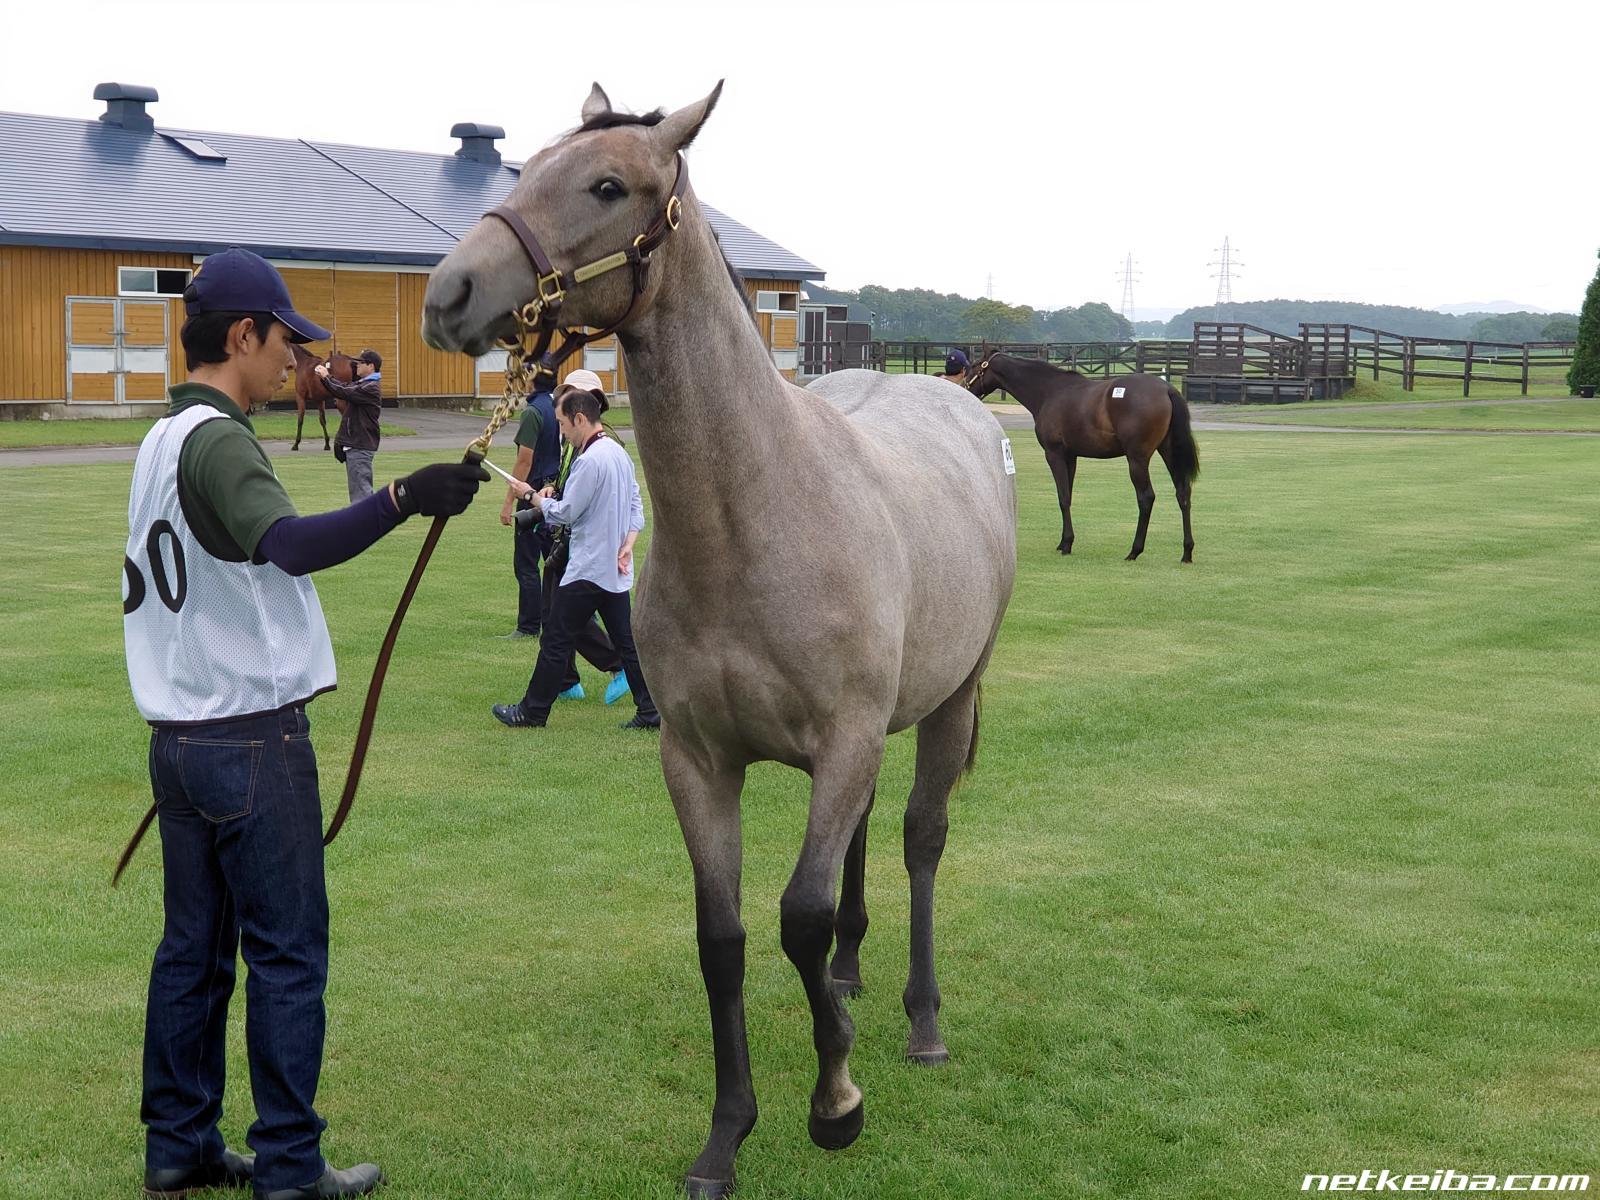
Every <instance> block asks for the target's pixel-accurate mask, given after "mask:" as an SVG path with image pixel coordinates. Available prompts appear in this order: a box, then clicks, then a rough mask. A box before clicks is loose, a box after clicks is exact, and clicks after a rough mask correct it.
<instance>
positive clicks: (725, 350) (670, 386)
mask: <svg viewBox="0 0 1600 1200" xmlns="http://www.w3.org/2000/svg"><path fill="white" fill-rule="evenodd" d="M720 92H721V84H718V85H717V89H716V90H715V91H713V92H712V93H711V94H710V95H709V96H707V97H705V98H704V99H703V100H701V101H699V102H698V103H695V104H691V105H689V106H688V107H686V108H683V109H681V110H679V111H678V112H675V113H672V114H671V115H669V116H663V115H662V114H660V113H651V114H647V115H645V116H642V117H640V116H634V115H631V114H625V113H616V112H613V111H612V109H611V105H610V102H609V100H607V98H606V95H605V93H604V92H603V91H601V90H600V87H599V85H598V84H596V85H595V87H594V90H593V91H592V92H591V93H590V96H589V99H588V101H587V102H586V103H585V104H584V106H583V123H582V125H580V126H579V127H578V128H577V129H576V130H574V131H572V132H571V133H569V134H567V135H566V136H565V137H563V138H561V139H560V140H558V141H557V142H555V143H554V144H552V145H551V146H549V147H547V148H546V149H544V150H542V151H540V152H539V153H538V154H537V155H535V156H534V157H533V158H532V159H530V160H529V162H528V163H527V166H526V167H525V168H524V170H523V172H522V179H521V181H520V182H519V183H518V184H517V186H516V189H515V190H514V191H513V192H512V193H511V195H510V197H509V198H508V199H507V201H506V205H505V207H506V208H508V209H510V210H511V211H512V213H513V214H515V216H517V217H520V218H521V219H522V221H523V222H525V223H526V227H525V232H526V233H527V234H530V235H531V236H532V237H533V238H535V239H536V240H537V244H538V245H539V246H541V247H542V248H543V250H544V251H545V252H546V253H547V254H548V257H549V260H550V262H551V263H552V264H553V265H554V266H555V267H556V268H557V269H559V270H560V271H562V272H563V273H564V277H565V279H566V281H567V283H568V291H567V295H566V299H565V304H564V307H563V308H562V320H563V323H565V324H569V325H572V326H578V325H585V326H589V327H591V328H598V327H603V326H607V325H609V324H611V323H614V322H617V321H619V320H621V321H623V322H624V324H623V327H622V329H621V331H620V333H619V335H618V336H619V337H620V338H621V340H622V345H623V348H624V351H625V353H626V354H627V360H628V378H629V381H630V402H631V405H632V408H633V420H634V427H635V430H636V432H637V435H638V448H639V456H640V459H641V460H642V462H643V464H644V468H645V472H646V475H647V477H648V479H649V481H650V483H651V489H650V492H651V504H652V512H653V523H654V524H653V534H652V538H651V542H650V553H649V561H648V563H647V564H646V566H645V567H644V569H643V571H642V579H641V583H640V585H639V598H638V612H637V615H636V618H635V623H634V628H635V631H636V634H637V638H638V644H639V653H640V657H641V659H642V660H643V662H644V664H645V669H646V670H647V672H648V673H649V680H650V689H651V692H652V693H653V695H654V696H655V699H656V703H657V705H658V706H659V707H660V709H661V715H662V728H661V765H662V770H663V772H664V774H665V776H666V783H667V789H668V791H669V792H670V793H671V796H672V803H673V806H674V808H675V809H676V811H677V815H678V821H679V824H680V826H681V827H682V830H683V836H684V841H685V842H686V843H687V845H688V850H689V857H690V860H691V861H692V863H693V866H694V883H695V888H694V890H695V907H696V917H697V928H698V937H699V947H700V966H701V970H702V972H703V974H704V977H705V985H706V991H707V994H708V996H709V999H710V1005H711V1030H712V1043H713V1047H714V1051H715V1057H716V1101H715V1105H714V1107H713V1109H712V1121H711V1135H710V1138H709V1140H708V1141H707V1143H706V1146H705V1149H704V1150H703V1151H702V1152H701V1154H700V1157H699V1158H698V1159H697V1160H696V1161H695V1163H694V1165H693V1167H692V1168H691V1169H690V1171H689V1174H688V1176H687V1179H686V1182H687V1185H688V1189H689V1192H690V1193H691V1194H692V1195H697V1196H721V1195H724V1194H726V1192H727V1191H728V1190H729V1189H730V1188H731V1187H732V1185H733V1177H734V1157H735V1155H736V1153H737V1151H738V1148H739V1145H740V1143H741V1142H742V1141H743V1140H744V1138H745V1136H746V1135H747V1134H748V1133H749V1132H750V1130H751V1128H752V1127H753V1126H754V1125H755V1121H756V1100H755V1091H754V1088H753V1087H752V1084H751V1078H750V1057H749V1049H748V1044H747V1041H746V1036H745V1016H744V961H745V932H744V927H743V926H742V925H741V923H740V916H739V879H740V854H741V848H740V816H739V804H740V792H741V790H742V788H743V784H744V776H745V769H746V767H747V766H748V765H749V764H750V763H753V762H761V761H768V760H775V761H777V762H782V763H787V764H789V765H790V766H793V767H797V768H799V769H800V770H802V771H805V772H807V773H808V774H809V775H810V776H811V780H812V791H811V806H810V811H809V817H808V820H807V823H806V833H805V842H804V845H803V847H802V849H801V852H800V858H799V862H798V864H797V865H796V867H795V870H794V875H793V877H792V878H791V879H790V881H789V885H788V887H787V888H786V889H785V891H784V894H783V899H782V903H781V908H780V911H781V917H782V941H783V949H784V952H785V953H786V954H787V955H788V956H789V958H790V959H791V960H792V961H793V963H794V965H795V967H796V968H797V969H798V971H799V973H800V978H801V981H802V982H803V984H804V985H805V991H806V996H807V998H808V1000H809V1001H810V1005H811V1014H812V1021H813V1029H814V1040H815V1044H816V1048H817V1060H818V1079H817V1085H816V1090H815V1091H814V1092H813V1094H812V1097H811V1117H810V1132H811V1136H812V1139H813V1140H814V1141H815V1142H816V1143H817V1144H818V1145H821V1146H824V1147H827V1148H839V1147H843V1146H847V1145H849V1144H850V1143H851V1142H852V1141H854V1140H855V1138H856V1135H857V1134H858V1133H859V1132H860V1130H861V1125H862V1099H861V1092H860V1090H859V1089H858V1088H857V1087H856V1085H855V1084H854V1083H853V1082H852V1081H851V1079H850V1073H849V1067H848V1058H849V1053H850V1047H851V1044H852V1042H853V1040H854V1029H853V1027H852V1025H851V1021H850V1018H849V1016H848V1015H847V1013H846V1012H845V1009H844V1006H843V1004H842V1003H841V1000H840V996H841V994H846V995H847V994H849V993H850V992H851V991H852V990H854V989H857V988H859V987H860V986H861V985H860V974H859V960H858V952H859V948H860V944H861V939H862V936H863V935H864V934H865V932H866V926H867V917H866V907H865V902H864V898H863V893H862V870H863V866H864V860H865V853H866V833H867V816H868V813H869V811H870V809H871V807H872V802H873V796H874V788H875V785H876V780H877V775H878V770H879V767H880V765H881V763H882V759H883V750H884V739H885V737H886V736H887V735H888V734H891V733H894V732H897V731H898V730H902V729H906V728H908V727H910V726H912V725H915V726H916V727H917V755H916V777H915V782H914V783H913V785H912V788H911V797H910V801H909V804H908V806H907V809H906V816H905V862H906V868H907V870H908V872H909V873H910V877H911V900H912V903H911V922H912V924H911V967H910V975H909V980H908V982H907V985H906V990H905V1008H906V1013H907V1015H908V1016H909V1017H910V1025H911V1033H910V1042H909V1046H908V1053H909V1055H910V1057H911V1058H912V1059H914V1060H917V1061H919V1062H925V1063H935V1062H942V1061H944V1060H945V1059H946V1058H948V1052H947V1051H946V1049H945V1045H944V1041H943V1039H942V1038H941V1036H940V1032H939V1025H938V1011H939V989H938V985H937V983H936V981H935V978H934V969H933V881H934V872H935V870H936V869H937V867H938V863H939V857H940V855H941V853H942V851H943V849H944V843H945V830H946V824H947V819H946V811H947V804H948V800H949V796H950V790H951V788H952V787H953V786H954V785H955V783H956V781H957V778H958V777H959V776H960V775H961V773H962V772H963V770H964V769H965V768H966V767H969V766H970V765H971V764H972V761H973V755H974V753H975V750H976V746H977V736H978V729H977V715H978V712H977V708H978V705H977V701H978V683H979V679H980V678H981V677H982V675H983V672H984V668H985V667H986V666H987V664H988V662H989V655H990V652H991V651H992V650H993V647H994V642H995V636H996V634H997V633H998V632H999V629H1000V622H1001V618H1002V617H1003V616H1004V614H1005V609H1006V603H1007V601H1008V600H1009V598H1010V595H1011V586H1012V579H1013V576H1014V574H1015V569H1016V515H1015V509H1016V497H1015V490H1014V487H1013V480H1012V479H1011V478H1010V468H1009V457H1008V455H1007V452H1006V449H1007V448H1006V446H1005V443H1004V438H1003V435H1002V433H1001V430H1000V428H999V427H998V425H996V423H995V421H994V420H993V418H991V417H990V416H989V415H988V414H987V413H986V412H985V411H984V409H983V406H982V405H981V404H980V403H979V402H978V401H977V400H976V399H975V398H973V397H972V396H971V395H969V394H968V393H967V392H965V391H963V390H962V389H960V388H959V387H954V386H952V385H951V384H949V383H945V382H942V381H940V380H936V379H932V378H927V377H917V376H889V375H881V374H878V373H875V372H870V371H844V372H840V373H839V374H836V375H831V376H829V377H827V378H826V379H823V380H821V381H819V382H818V383H817V384H815V385H814V386H813V387H811V388H809V389H803V388H800V387H797V386H795V385H794V384H792V383H790V382H788V381H787V380H785V379H784V378H783V377H782V376H781V375H779V373H778V372H777V370H776V369H775V368H774V366H773V363H772V358H771V355H770V353H769V351H768V349H767V347H766V346H765V345H764V344H763V342H762V339H761V337H760V334H759V332H758V331H757V329H756V326H755V324H754V322H753V321H752V319H751V316H750V313H749V310H748V307H747V302H746V300H745V298H744V297H743V296H742V295H741V294H740V292H739V291H738V290H736V289H735V288H734V287H733V286H730V283H729V275H728V271H727V269H726V266H725V262H724V259H723V257H722V253H721V251H720V250H719V248H718V246H717V243H716V240H715V238H714V236H713V234H712V231H711V228H710V226H709V225H708V224H707V223H706V220H705V217H704V215H703V213H702V211H701V209H700V206H699V204H698V202H697V201H696V200H695V197H694V194H693V192H692V190H690V189H689V188H688V186H687V183H685V184H684V185H683V187H682V190H681V192H680V195H681V207H679V206H677V205H675V204H674V203H673V202H672V199H671V198H672V196H673V188H674V186H675V185H674V179H675V177H676V175H677V173H678V171H679V170H680V152H681V151H682V150H683V149H684V148H685V147H687V146H688V145H689V143H690V142H691V141H692V140H693V138H694V136H695V134H696V133H697V132H698V131H699V129H700V127H701V125H702V123H703V122H704V121H705V120H706V118H707V117H708V116H709V115H710V113H711V110H712V108H713V106H714V105H715V104H716V101H717V97H718V95H719V94H720ZM674 208H677V211H676V212H673V211H672V210H673V209H674ZM663 216H667V217H669V218H670V220H669V221H668V224H671V223H672V221H677V222H678V223H677V225H676V227H675V231H674V232H672V233H671V234H670V236H668V237H667V238H666V240H665V241H664V243H662V244H661V245H660V247H659V249H657V250H655V252H654V254H653V255H652V257H651V260H650V264H649V267H648V272H647V273H636V272H635V271H634V270H633V269H631V268H629V269H621V270H610V271H607V272H605V273H602V274H599V275H597V276H593V277H591V275H590V273H589V272H588V271H579V272H578V277H580V278H582V279H584V280H585V282H582V283H577V284H573V283H571V282H570V280H571V276H572V272H573V271H574V269H575V268H577V267H578V266H579V265H580V264H589V263H591V262H596V263H597V264H598V262H600V261H604V260H605V258H606V256H613V257H616V256H614V255H613V252H615V251H617V250H620V249H623V248H625V247H628V246H631V245H633V244H634V242H635V238H636V237H638V236H639V235H640V234H641V231H646V230H649V229H651V228H655V229H658V230H659V229H660V227H661V225H662V221H661V218H662V217H663ZM521 236H522V235H519V234H515V233H513V232H512V225H511V224H510V223H508V222H506V221H505V220H503V219H502V220H488V219H486V220H484V221H481V222H479V224H478V225H477V226H476V227H475V228H473V229H472V230H471V231H470V232H469V233H468V234H467V236H466V237H465V238H463V239H462V241H461V244H460V245H459V246H458V247H457V248H456V249H455V250H454V251H453V252H452V253H451V254H450V256H449V257H448V258H447V259H445V261H444V262H443V263H442V264H440V266H439V267H438V269H437V270H435V272H434V274H433V278H432V279H431V281H430V282H429V284H428V291H427V298H426V305H425V313H424V317H423V333H424V336H425V337H426V338H427V340H428V342H429V343H430V344H431V345H433V346H435V347H438V348H441V349H456V350H464V351H465V352H466V353H468V354H481V353H484V352H485V351H487V350H488V349H489V348H490V347H491V345H492V344H493V341H494V339H495V338H496V337H497V336H504V335H506V334H509V333H512V332H514V329H515V326H514V323H513V322H512V320H511V318H510V316H509V314H510V313H512V312H513V310H516V309H518V308H520V306H521V305H522V304H523V303H524V302H525V301H527V300H529V299H530V298H531V297H532V296H534V295H535V294H536V292H537V290H538V289H537V287H536V284H535V274H534V270H533V268H532V267H531V266H530V265H529V263H530V258H531V251H530V253H529V255H527V256H525V254H524V245H520V244H519V237H521ZM842 869H843V873H844V877H845V878H844V890H843V898H842V902H841V904H840V905H839V906H838V907H837V909H836V906H835V903H834V895H835V889H836V888H837V887H838V886H839V881H840V876H841V870H842ZM836 931H837V934H838V943H839V944H838V951H837V954H836V955H835V957H834V960H833V964H832V968H831V970H830V966H829V962H828V951H829V948H830V946H831V945H832V943H833V941H834V935H835V932H836Z"/></svg>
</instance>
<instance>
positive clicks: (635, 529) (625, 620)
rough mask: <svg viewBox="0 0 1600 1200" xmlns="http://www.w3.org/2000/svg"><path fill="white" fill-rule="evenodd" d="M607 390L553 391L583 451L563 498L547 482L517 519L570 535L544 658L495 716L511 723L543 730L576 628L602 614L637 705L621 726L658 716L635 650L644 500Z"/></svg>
mask: <svg viewBox="0 0 1600 1200" xmlns="http://www.w3.org/2000/svg"><path fill="white" fill-rule="evenodd" d="M605 409H606V398H605V393H604V392H602V391H598V390H593V391H586V390H583V389H581V388H568V387H563V388H562V389H561V390H560V391H559V392H558V393H557V395H556V420H557V422H558V423H559V424H560V426H561V432H562V435H563V436H565V437H566V439H567V440H568V441H569V442H571V443H572V445H573V446H575V447H576V448H577V457H576V458H575V459H574V460H573V464H572V469H571V471H570V472H569V473H568V475H567V482H566V486H565V487H564V488H563V489H562V494H561V499H559V500H557V499H554V498H553V492H554V489H552V488H545V489H544V490H543V491H540V492H532V491H531V489H530V493H531V494H529V495H528V496H527V499H528V501H529V502H530V503H531V504H532V505H533V507H532V508H530V509H528V510H527V511H526V512H523V513H518V514H517V520H519V521H521V520H524V519H527V520H533V519H535V514H537V517H538V519H542V520H544V521H545V522H547V523H548V524H551V525H564V526H566V527H567V529H568V531H569V550H568V558H567V569H566V571H565V572H564V573H563V574H562V576H561V584H560V586H559V587H557V588H556V593H555V598H554V601H553V602H552V603H551V606H550V617H549V620H548V621H547V622H546V623H545V629H544V636H543V638H542V639H541V641H540V644H539V661H538V663H537V664H535V666H534V668H533V677H532V678H531V679H529V680H528V690H527V692H526V694H524V696H523V697H522V699H521V700H520V701H519V702H517V703H515V704H496V705H495V706H494V708H493V712H494V715H495V718H496V719H497V720H499V721H500V722H501V723H503V724H506V725H510V726H512V727H514V728H537V727H540V726H542V725H544V724H545V722H546V721H548V720H549V718H550V709H551V706H552V705H554V703H555V700H556V696H557V694H558V693H559V692H560V691H561V688H562V685H563V683H564V680H565V676H566V672H567V663H568V661H569V659H570V658H571V656H572V650H573V646H574V644H575V643H576V640H577V636H578V632H579V631H580V630H581V629H583V627H584V626H585V625H586V624H587V623H588V622H589V620H590V618H592V617H594V616H595V615H597V614H598V616H599V617H600V621H601V623H602V624H603V625H604V626H605V629H606V633H607V634H609V635H610V637H611V641H612V644H613V645H615V646H616V648H617V653H618V655H619V656H621V658H622V666H623V671H624V673H625V675H626V677H627V680H628V686H629V688H630V689H631V690H632V692H633V700H634V704H635V705H636V706H637V709H638V711H636V712H635V713H634V715H633V718H632V719H631V720H629V721H627V722H625V723H624V724H623V726H622V727H623V728H624V729H655V728H658V727H659V726H660V725H661V715H660V714H659V713H658V712H657V711H656V706H655V702H654V701H653V700H651V699H650V689H649V687H648V686H647V685H646V684H645V678H644V672H643V671H642V670H641V669H640V667H639V652H638V651H637V650H636V649H635V648H634V644H633V614H632V608H631V605H630V604H629V598H628V593H629V591H630V590H631V589H632V588H633V545H634V542H635V541H636V540H637V539H638V537H639V533H640V531H641V530H643V529H644V501H643V500H642V499H641V497H640V495H639V481H638V479H637V478H635V476H634V473H633V460H632V459H631V458H629V457H628V452H627V451H626V450H624V449H623V448H622V446H621V445H620V444H619V443H618V442H617V441H616V439H614V438H613V437H611V435H610V434H608V433H607V432H606V431H605V430H604V429H603V428H602V427H601V424H600V415H601V414H602V413H603V412H604V411H605Z"/></svg>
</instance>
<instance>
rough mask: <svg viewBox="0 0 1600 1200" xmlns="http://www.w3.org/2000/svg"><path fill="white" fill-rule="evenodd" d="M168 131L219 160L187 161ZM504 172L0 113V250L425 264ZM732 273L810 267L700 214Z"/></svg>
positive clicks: (440, 252)
mask: <svg viewBox="0 0 1600 1200" xmlns="http://www.w3.org/2000/svg"><path fill="white" fill-rule="evenodd" d="M175 136H184V137H193V138H199V139H200V140H201V141H202V142H204V144H205V145H207V146H209V147H211V148H212V149H214V150H215V151H217V152H218V153H219V154H221V155H222V156H223V158H222V159H220V160H219V159H203V158H197V157H196V156H195V155H194V154H192V153H190V151H188V150H186V149H184V147H183V146H182V145H181V144H179V143H178V142H175V141H174V140H173V138H174V137H175ZM516 182H517V171H516V169H515V168H514V167H512V166H509V165H497V164H490V163H482V162H474V161H471V160H468V159H464V158H457V157H456V156H455V155H454V154H420V153H417V152H414V151H409V150H379V149H374V148H371V147H367V146H345V145H340V144H337V143H332V142H307V141H296V140H290V139H286V138H268V137H252V136H249V135H245V134H233V133H211V132H198V131H190V130H181V129H166V128H161V127H157V128H156V129H155V130H153V131H151V130H130V129H122V128H119V127H117V126H114V125H108V124H104V123H102V122H99V121H82V120H74V119H71V118H66V117H39V116H30V115H28V114H25V113H6V112H0V243H10V244H12V245H36V246H78V247H85V248H90V249H106V250H170V251H173V252H176V253H195V254H209V253H211V252H213V251H216V250H221V249H225V248H226V247H228V246H248V247H249V248H251V249H252V250H255V251H257V252H258V253H260V254H264V255H266V256H267V257H269V258H280V259H297V258H298V259H322V260H333V261H337V262H372V263H396V264H420V265H424V266H431V265H432V264H434V263H436V262H438V261H439V260H440V259H441V258H443V257H444V256H445V255H446V254H448V253H449V252H450V249H451V247H453V246H454V245H455V243H456V240H457V239H458V238H460V237H461V236H462V235H463V234H465V233H466V231H467V230H468V229H470V228H472V226H473V225H474V224H475V223H476V222H477V220H478V218H479V217H481V216H482V215H483V214H484V213H485V212H486V211H488V210H489V209H491V208H493V207H494V206H495V205H497V204H499V203H500V202H501V200H503V199H504V198H505V196H506V194H507V193H509V192H510V191H511V189H512V187H514V186H515V185H516ZM702 207H704V208H705V210H706V216H707V218H708V219H709V220H710V222H711V226H712V228H713V229H715V230H716V232H717V236H718V237H719V238H720V239H721V241H722V248H723V251H724V252H725V253H726V254H727V256H728V259H729V261H730V262H732V263H733V265H734V267H735V268H737V269H738V271H739V272H740V273H741V274H743V275H748V276H751V277H753V278H762V279H818V278H821V277H822V274H823V273H822V270H821V269H820V268H819V267H816V266H814V265H813V264H811V263H809V262H807V261H806V260H805V259H802V258H800V257H799V256H797V255H795V254H791V253H790V252H789V251H788V250H785V249H784V248H783V247H782V246H779V245H777V244H776V243H775V242H772V241H770V240H768V239H767V238H764V237H762V236H761V235H760V234H759V233H756V232H755V231H754V230H752V229H750V228H748V227H746V226H744V225H741V224H740V223H739V222H738V221H735V220H733V219H732V218H730V217H727V216H725V215H723V214H722V213H720V212H718V211H716V210H715V209H713V208H711V207H710V206H709V205H704V204H703V205H702Z"/></svg>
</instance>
